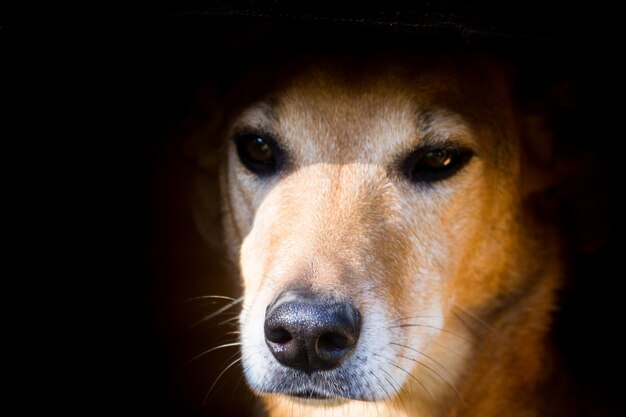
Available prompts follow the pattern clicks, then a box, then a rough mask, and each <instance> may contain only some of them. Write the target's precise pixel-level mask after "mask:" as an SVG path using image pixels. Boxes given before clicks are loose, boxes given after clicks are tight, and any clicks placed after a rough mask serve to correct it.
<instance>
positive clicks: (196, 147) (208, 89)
mask: <svg viewBox="0 0 626 417" xmlns="http://www.w3.org/2000/svg"><path fill="white" fill-rule="evenodd" d="M218 89H219V86H218V84H216V83H213V82H209V81H206V82H204V83H203V84H202V85H200V86H199V87H198V88H197V89H196V91H195V94H194V97H193V100H192V103H191V105H190V109H189V111H188V112H187V114H186V115H185V117H184V118H183V120H182V122H181V126H180V131H181V132H180V134H181V135H182V136H183V137H184V138H185V141H184V144H183V154H184V157H185V159H186V160H188V161H190V162H191V163H192V164H193V165H194V167H195V169H194V171H195V175H194V178H193V181H194V183H193V185H192V186H191V187H190V194H191V195H190V196H189V198H190V202H191V211H192V215H193V218H194V221H195V224H196V227H197V230H198V232H199V233H200V235H201V237H202V238H203V239H204V241H205V242H206V243H208V244H209V245H211V246H212V247H216V248H217V247H220V246H221V245H222V244H223V240H222V227H221V207H220V203H219V202H220V190H219V170H220V166H221V164H222V163H223V158H224V157H225V153H224V152H223V143H222V142H223V136H224V135H223V130H224V128H223V125H224V115H223V106H222V105H221V102H220V99H219V92H218Z"/></svg>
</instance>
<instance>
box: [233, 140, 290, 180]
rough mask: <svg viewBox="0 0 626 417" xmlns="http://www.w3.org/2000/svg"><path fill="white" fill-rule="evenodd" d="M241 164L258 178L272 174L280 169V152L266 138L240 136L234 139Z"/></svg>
mask: <svg viewBox="0 0 626 417" xmlns="http://www.w3.org/2000/svg"><path fill="white" fill-rule="evenodd" d="M235 146H236V147H237V155H238V156H239V160H240V161H241V163H242V164H243V165H244V166H245V167H246V168H248V169H249V170H250V171H252V172H253V173H255V174H257V175H259V176H268V175H272V174H274V173H275V172H276V171H278V169H279V168H280V163H281V160H282V158H281V155H282V153H281V151H280V149H279V148H278V146H277V145H276V143H275V142H274V141H273V140H272V139H271V138H270V137H268V136H261V135H254V134H249V135H241V136H239V137H237V138H236V139H235Z"/></svg>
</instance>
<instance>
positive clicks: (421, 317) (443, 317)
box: [392, 315, 450, 323]
mask: <svg viewBox="0 0 626 417" xmlns="http://www.w3.org/2000/svg"><path fill="white" fill-rule="evenodd" d="M447 318H450V316H440V315H420V316H410V317H401V318H399V319H395V320H393V321H392V323H397V322H400V321H404V320H413V319H447Z"/></svg>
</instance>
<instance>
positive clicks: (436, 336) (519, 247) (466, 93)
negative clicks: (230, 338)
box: [221, 58, 536, 410]
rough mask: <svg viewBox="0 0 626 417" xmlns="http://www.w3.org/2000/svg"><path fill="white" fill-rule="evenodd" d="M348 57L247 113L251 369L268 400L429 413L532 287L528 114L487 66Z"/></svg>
mask: <svg viewBox="0 0 626 417" xmlns="http://www.w3.org/2000/svg"><path fill="white" fill-rule="evenodd" d="M349 66H350V68H348V69H347V68H346V64H345V63H343V64H342V63H329V62H327V63H324V64H317V65H314V66H307V67H305V68H301V69H298V70H297V71H295V72H293V73H292V74H291V76H290V77H288V78H286V80H285V81H284V82H283V83H281V84H280V86H279V87H276V88H275V89H274V90H273V91H271V92H270V93H269V94H266V95H264V97H263V98H261V99H260V100H257V101H255V102H254V103H251V104H250V105H248V106H246V107H245V108H243V109H242V110H241V111H237V112H236V114H235V115H234V117H233V119H232V124H231V125H230V128H229V134H228V143H227V152H228V158H227V163H226V164H225V165H224V166H223V167H222V172H221V185H222V192H223V207H224V212H225V228H226V232H227V233H226V234H227V239H228V242H229V247H230V248H231V249H232V253H233V256H234V257H235V258H236V259H237V260H238V262H239V265H240V269H241V276H242V279H243V283H244V288H245V294H244V296H245V297H244V307H243V311H242V313H241V317H240V326H241V341H242V356H243V369H244V371H245V376H246V379H247V381H248V383H249V385H250V386H251V387H252V389H253V390H255V391H256V392H258V393H260V394H265V395H266V397H267V398H268V401H270V402H278V403H279V402H280V401H282V400H284V399H287V398H289V399H290V400H293V401H300V402H303V404H302V406H306V407H308V406H311V405H313V406H314V405H315V404H316V403H318V402H320V401H324V402H325V404H331V403H332V404H341V403H344V402H348V401H351V400H365V401H380V402H393V401H396V400H397V399H398V398H401V397H404V398H405V400H404V401H405V402H404V404H403V405H402V406H403V407H407V406H408V402H410V403H411V404H413V405H412V406H413V407H417V408H422V409H424V410H427V409H428V408H429V407H433V406H437V405H438V406H441V404H442V401H444V399H445V398H446V397H447V396H456V395H458V390H459V389H461V387H462V385H463V382H462V381H463V377H464V374H465V373H467V372H468V371H467V370H468V366H469V365H468V364H470V363H472V361H473V358H474V356H475V355H477V354H478V353H477V350H478V349H477V343H476V342H477V340H478V338H477V335H480V334H484V333H485V332H488V331H489V329H490V327H491V325H492V324H493V323H492V322H491V321H490V318H491V317H492V316H494V314H495V313H494V312H496V311H502V310H503V309H504V310H506V309H507V308H509V305H511V304H513V302H514V301H513V300H514V299H515V297H516V296H517V294H519V293H520V292H521V291H522V289H524V288H525V287H526V286H528V285H530V284H529V282H527V277H528V276H532V274H529V273H526V272H528V271H529V269H532V261H530V260H529V259H531V258H532V253H533V249H532V248H531V247H534V246H536V244H535V243H534V242H533V241H532V238H529V237H528V235H529V233H527V232H526V230H527V229H526V228H527V227H529V226H528V225H527V223H526V220H525V216H524V213H523V211H522V201H523V195H522V191H521V189H522V187H521V181H520V172H521V163H520V160H521V156H520V152H521V151H520V138H519V135H520V134H519V131H518V130H519V129H518V121H517V117H516V113H515V108H514V106H513V103H512V100H511V98H510V91H509V87H508V81H507V75H506V70H504V69H503V68H502V67H500V66H499V65H498V64H495V63H492V62H490V61H488V60H484V59H469V58H455V59H439V60H436V59H429V60H428V65H426V64H423V63H421V62H419V61H418V62H416V61H414V60H411V61H408V60H399V59H395V58H394V59H386V60H382V59H381V60H377V62H376V65H369V64H366V63H364V62H359V63H354V62H352V63H351V64H350V65H349ZM355 68H358V69H355ZM533 245H534V246H533ZM512 254H515V255H514V256H513V255H512ZM522 260H523V261H522ZM494 317H495V316H494Z"/></svg>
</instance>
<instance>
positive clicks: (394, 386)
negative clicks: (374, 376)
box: [375, 354, 409, 414]
mask: <svg viewBox="0 0 626 417" xmlns="http://www.w3.org/2000/svg"><path fill="white" fill-rule="evenodd" d="M375 355H376V354H375ZM378 356H381V355H378ZM382 357H383V358H384V356H382ZM385 359H387V358H385ZM381 371H383V372H384V373H386V374H387V375H388V376H389V378H391V381H393V382H395V385H394V384H393V383H392V382H391V381H390V380H389V378H387V377H385V379H386V380H387V382H388V383H389V385H390V386H391V388H392V389H393V390H394V391H395V392H396V399H397V400H399V401H400V403H401V404H402V407H403V408H404V412H405V413H406V414H408V413H409V412H408V409H407V408H406V404H405V403H404V400H403V399H402V396H400V391H398V388H401V387H400V384H398V381H396V380H395V379H394V377H392V376H391V374H390V373H389V372H387V371H385V370H384V369H382V368H381ZM396 385H397V386H398V388H396Z"/></svg>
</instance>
